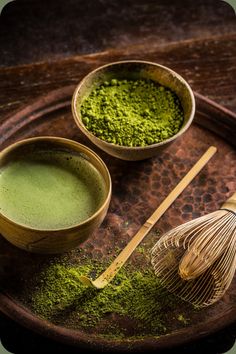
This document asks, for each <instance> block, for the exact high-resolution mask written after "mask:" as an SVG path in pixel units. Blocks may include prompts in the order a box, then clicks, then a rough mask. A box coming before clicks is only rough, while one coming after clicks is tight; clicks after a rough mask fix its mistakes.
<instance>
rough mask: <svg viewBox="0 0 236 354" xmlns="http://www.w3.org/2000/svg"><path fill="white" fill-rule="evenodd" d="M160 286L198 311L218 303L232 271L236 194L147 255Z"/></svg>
mask: <svg viewBox="0 0 236 354" xmlns="http://www.w3.org/2000/svg"><path fill="white" fill-rule="evenodd" d="M151 262H152V265H153V267H154V271H155V274H156V275H157V276H158V277H159V279H160V281H161V283H162V284H163V285H164V286H165V287H166V288H167V289H169V291H171V292H173V293H175V294H176V295H178V296H179V297H181V298H182V299H184V300H186V301H188V302H190V303H192V304H194V305H196V306H199V307H204V306H208V305H211V304H213V303H214V302H216V301H218V300H219V299H220V298H221V297H222V296H223V295H224V293H225V292H226V290H227V289H228V287H229V286H230V284H231V282H232V279H233V276H234V273H235V269H236V193H234V194H233V196H232V197H231V198H229V199H228V200H227V201H226V202H225V203H224V204H223V206H222V207H221V209H220V210H218V211H215V212H213V213H210V214H208V215H205V216H202V217H200V218H198V219H195V220H192V221H189V222H187V223H185V224H183V225H180V226H178V227H176V228H174V229H173V230H171V231H169V232H167V233H166V234H164V235H163V236H162V237H161V238H160V240H159V241H158V242H157V243H156V244H155V245H154V247H153V249H152V251H151Z"/></svg>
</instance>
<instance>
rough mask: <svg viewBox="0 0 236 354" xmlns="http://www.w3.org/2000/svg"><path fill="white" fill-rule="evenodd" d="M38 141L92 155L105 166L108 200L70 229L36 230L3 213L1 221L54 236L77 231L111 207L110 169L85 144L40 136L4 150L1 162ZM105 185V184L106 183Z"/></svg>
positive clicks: (21, 141)
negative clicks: (13, 152)
mask: <svg viewBox="0 0 236 354" xmlns="http://www.w3.org/2000/svg"><path fill="white" fill-rule="evenodd" d="M38 141H45V142H47V141H48V142H50V141H52V142H53V141H54V142H55V143H57V142H58V143H62V144H63V145H64V146H67V147H68V148H70V149H71V150H73V146H76V147H78V148H79V149H81V152H82V153H86V152H88V153H89V154H90V155H92V156H93V158H95V159H96V160H97V162H98V163H99V164H100V165H101V166H103V168H104V171H105V172H106V175H107V180H108V188H107V195H106V198H105V199H104V201H103V203H102V205H101V206H100V207H99V209H98V210H97V211H96V212H95V213H93V214H92V215H91V216H90V217H89V218H87V219H85V220H84V221H82V222H81V223H78V224H73V225H71V226H69V227H62V228H55V229H39V228H34V227H31V226H29V225H26V224H23V223H18V222H16V221H14V220H13V219H10V218H9V217H7V216H5V215H4V214H3V213H2V212H0V220H1V218H3V219H5V220H6V221H7V222H9V223H11V224H13V225H14V226H15V227H19V228H21V229H23V230H30V231H35V232H40V233H52V234H53V233H57V232H63V231H72V230H76V229H77V228H78V227H79V226H84V225H86V224H88V223H90V222H91V221H92V220H93V219H95V218H96V217H97V216H98V215H99V214H100V213H101V212H102V210H103V209H104V207H106V205H108V206H109V202H110V199H111V194H112V180H111V175H110V172H109V170H108V167H107V166H106V164H105V162H104V161H103V160H102V159H101V157H100V156H98V155H97V154H96V153H95V152H94V151H93V150H92V149H90V148H89V147H87V146H86V145H83V144H81V143H79V142H77V141H75V140H72V139H67V138H63V137H57V136H38V137H32V138H26V139H22V140H19V141H17V142H15V143H13V144H10V145H9V146H7V147H6V148H4V149H3V150H2V151H0V162H1V160H2V158H3V157H4V156H7V155H8V153H10V152H11V151H13V150H15V149H17V148H18V147H19V146H21V145H25V144H31V143H35V142H38ZM94 167H95V166H94ZM0 168H1V167H0ZM95 168H96V167H95ZM96 169H97V168H96ZM99 172H100V171H99ZM102 177H103V176H102ZM103 179H104V177H103ZM104 183H105V181H104Z"/></svg>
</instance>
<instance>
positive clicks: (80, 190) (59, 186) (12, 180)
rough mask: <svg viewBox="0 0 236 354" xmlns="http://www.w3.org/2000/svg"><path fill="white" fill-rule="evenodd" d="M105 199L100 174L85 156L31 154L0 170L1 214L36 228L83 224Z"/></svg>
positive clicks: (41, 152)
mask: <svg viewBox="0 0 236 354" xmlns="http://www.w3.org/2000/svg"><path fill="white" fill-rule="evenodd" d="M104 199H105V185H104V180H103V177H102V176H101V174H100V172H99V171H98V170H97V169H96V168H95V167H94V166H93V165H92V164H91V163H90V162H89V161H88V160H87V159H86V158H84V157H83V155H82V154H72V153H71V152H69V151H66V150H65V151H63V150H62V151H57V150H53V151H31V152H29V153H27V154H26V156H18V157H16V158H15V159H14V160H13V161H10V162H8V163H7V164H5V165H4V166H3V167H2V168H1V169H0V211H1V213H2V214H3V215H4V216H6V217H7V218H9V219H11V220H13V221H15V222H17V223H19V224H22V225H25V226H28V227H31V228H35V229H40V230H41V229H45V230H49V229H50V230H51V229H60V228H67V227H70V226H74V225H76V224H78V223H81V222H83V221H84V220H86V219H88V218H89V217H90V216H92V215H93V214H94V212H96V210H98V209H99V207H100V206H101V205H102V203H103V201H104Z"/></svg>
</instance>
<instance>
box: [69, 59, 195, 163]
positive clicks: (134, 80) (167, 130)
mask: <svg viewBox="0 0 236 354" xmlns="http://www.w3.org/2000/svg"><path fill="white" fill-rule="evenodd" d="M72 112H73V116H74V119H75V122H76V124H77V126H78V127H79V129H80V130H81V132H82V133H83V134H84V135H86V136H87V138H89V139H90V140H91V141H92V142H93V143H94V144H95V145H97V146H98V147H99V148H100V149H102V150H104V151H106V152H107V153H108V154H110V155H112V156H114V157H117V158H120V159H123V160H142V159H145V158H150V157H152V156H155V155H156V154H158V153H159V152H160V151H161V150H162V149H163V148H165V147H167V146H168V145H169V144H170V143H172V142H173V141H175V139H177V138H178V137H180V136H181V135H182V134H183V133H184V132H185V131H186V130H187V129H188V128H189V126H190V125H191V123H192V120H193V117H194V113H195V100H194V95H193V92H192V90H191V88H190V86H189V85H188V83H187V82H186V81H185V80H184V79H183V78H182V77H181V76H180V75H179V74H177V73H176V72H174V71H173V70H171V69H169V68H167V67H165V66H163V65H159V64H156V63H151V62H146V61H136V60H129V61H120V62H115V63H110V64H107V65H104V66H102V67H99V68H97V69H95V70H94V71H92V72H90V73H89V74H88V75H87V76H86V77H85V78H84V79H83V80H82V81H81V82H80V83H79V85H78V86H77V88H76V89H75V92H74V95H73V99H72Z"/></svg>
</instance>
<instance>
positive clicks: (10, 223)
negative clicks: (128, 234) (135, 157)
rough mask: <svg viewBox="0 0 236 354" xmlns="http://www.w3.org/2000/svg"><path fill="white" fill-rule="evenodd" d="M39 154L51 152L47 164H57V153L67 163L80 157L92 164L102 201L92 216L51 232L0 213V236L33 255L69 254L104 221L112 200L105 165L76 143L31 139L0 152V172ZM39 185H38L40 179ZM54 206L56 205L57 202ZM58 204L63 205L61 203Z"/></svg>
mask: <svg viewBox="0 0 236 354" xmlns="http://www.w3.org/2000/svg"><path fill="white" fill-rule="evenodd" d="M38 151H43V153H44V151H50V153H51V155H50V156H52V157H50V161H47V160H46V163H50V164H54V163H56V162H55V161H54V159H56V157H55V158H54V156H56V154H57V153H58V152H59V154H60V152H66V156H67V157H66V160H70V159H72V158H74V159H75V156H77V157H78V156H79V158H82V159H83V160H82V161H84V159H85V160H86V163H88V162H89V163H90V164H91V165H89V166H92V169H95V170H96V172H95V173H98V174H99V176H100V177H99V178H101V181H102V182H101V183H102V187H103V194H102V199H101V202H99V204H98V205H97V206H96V207H95V209H94V211H93V213H92V215H91V214H88V215H89V216H88V218H85V219H83V220H81V221H80V222H76V221H75V222H73V224H71V225H67V226H66V227H62V228H60V227H59V228H54V227H53V228H51V229H50V228H49V229H47V228H45V227H44V226H43V224H42V226H40V227H37V228H35V227H32V225H31V226H29V225H30V224H27V223H19V221H16V220H17V219H16V218H15V220H14V215H13V217H12V216H11V217H10V218H9V215H8V216H6V213H5V215H4V214H3V212H1V213H0V233H1V234H2V236H4V237H5V238H6V239H7V240H8V241H9V242H11V243H12V244H13V245H15V246H17V247H19V248H21V249H24V250H26V251H30V252H35V253H60V252H64V251H68V250H70V249H72V248H74V247H76V246H77V245H79V244H80V243H82V242H83V241H85V240H86V239H87V238H88V237H90V235H91V234H92V233H93V232H94V230H96V229H97V228H98V227H99V225H100V224H101V222H102V221H103V219H104V217H105V215H106V213H107V209H108V206H109V203H110V198H111V178H110V174H109V171H108V169H107V167H106V165H105V164H104V162H103V161H102V160H101V159H100V157H98V156H97V155H96V154H95V153H94V152H93V151H92V150H90V149H89V148H87V147H86V146H84V145H82V144H79V143H77V142H75V141H72V140H68V139H63V138H58V137H37V138H31V139H26V140H22V141H19V142H17V143H15V144H13V145H11V146H9V147H7V148H6V149H5V150H3V151H2V152H1V153H0V169H2V171H4V167H6V166H9V165H8V164H10V163H11V162H12V161H13V162H14V161H18V160H19V158H22V156H28V155H27V154H31V155H29V156H31V158H32V152H33V156H34V152H38ZM63 156H64V155H63ZM44 158H45V157H44ZM63 158H64V157H63ZM63 161H64V160H63ZM63 163H64V162H63ZM80 166H81V165H80ZM82 166H83V165H82ZM63 168H65V169H67V168H69V165H67V162H65V165H63ZM76 168H77V167H76ZM80 168H82V167H80ZM27 173H31V172H30V170H29V171H28V170H27ZM88 178H89V177H88ZM42 179H43V177H42ZM54 181H55V182H54ZM39 182H40V183H41V180H40V179H39ZM27 183H28V182H27ZM42 183H44V185H43V188H46V189H47V188H50V185H47V184H46V186H45V181H43V180H42ZM52 183H57V179H54V180H52ZM65 183H66V181H65ZM27 185H28V184H26V188H27ZM37 187H38V186H37V185H36V186H35V188H37ZM16 188H17V187H16ZM31 188H32V186H31ZM33 188H34V185H33ZM95 192H96V191H95ZM95 192H94V191H93V193H95ZM59 193H60V187H59ZM96 193H97V192H96ZM30 195H31V194H30ZM74 196H75V194H71V198H73V197H74ZM94 197H95V196H94ZM77 198H79V196H77ZM13 200H14V199H13ZM62 200H63V199H62ZM69 200H70V199H69ZM91 200H92V202H91V203H93V200H95V199H93V196H92V197H91ZM0 203H1V201H0ZM36 203H37V199H36ZM55 203H57V199H56V202H55ZM18 204H19V203H18ZM61 204H63V202H62V203H61ZM0 206H1V204H0ZM22 207H23V206H22ZM62 208H63V207H62ZM1 209H2V208H1ZM2 210H3V209H2ZM62 213H63V209H62ZM86 215H87V214H86ZM75 218H77V212H76V213H75Z"/></svg>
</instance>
